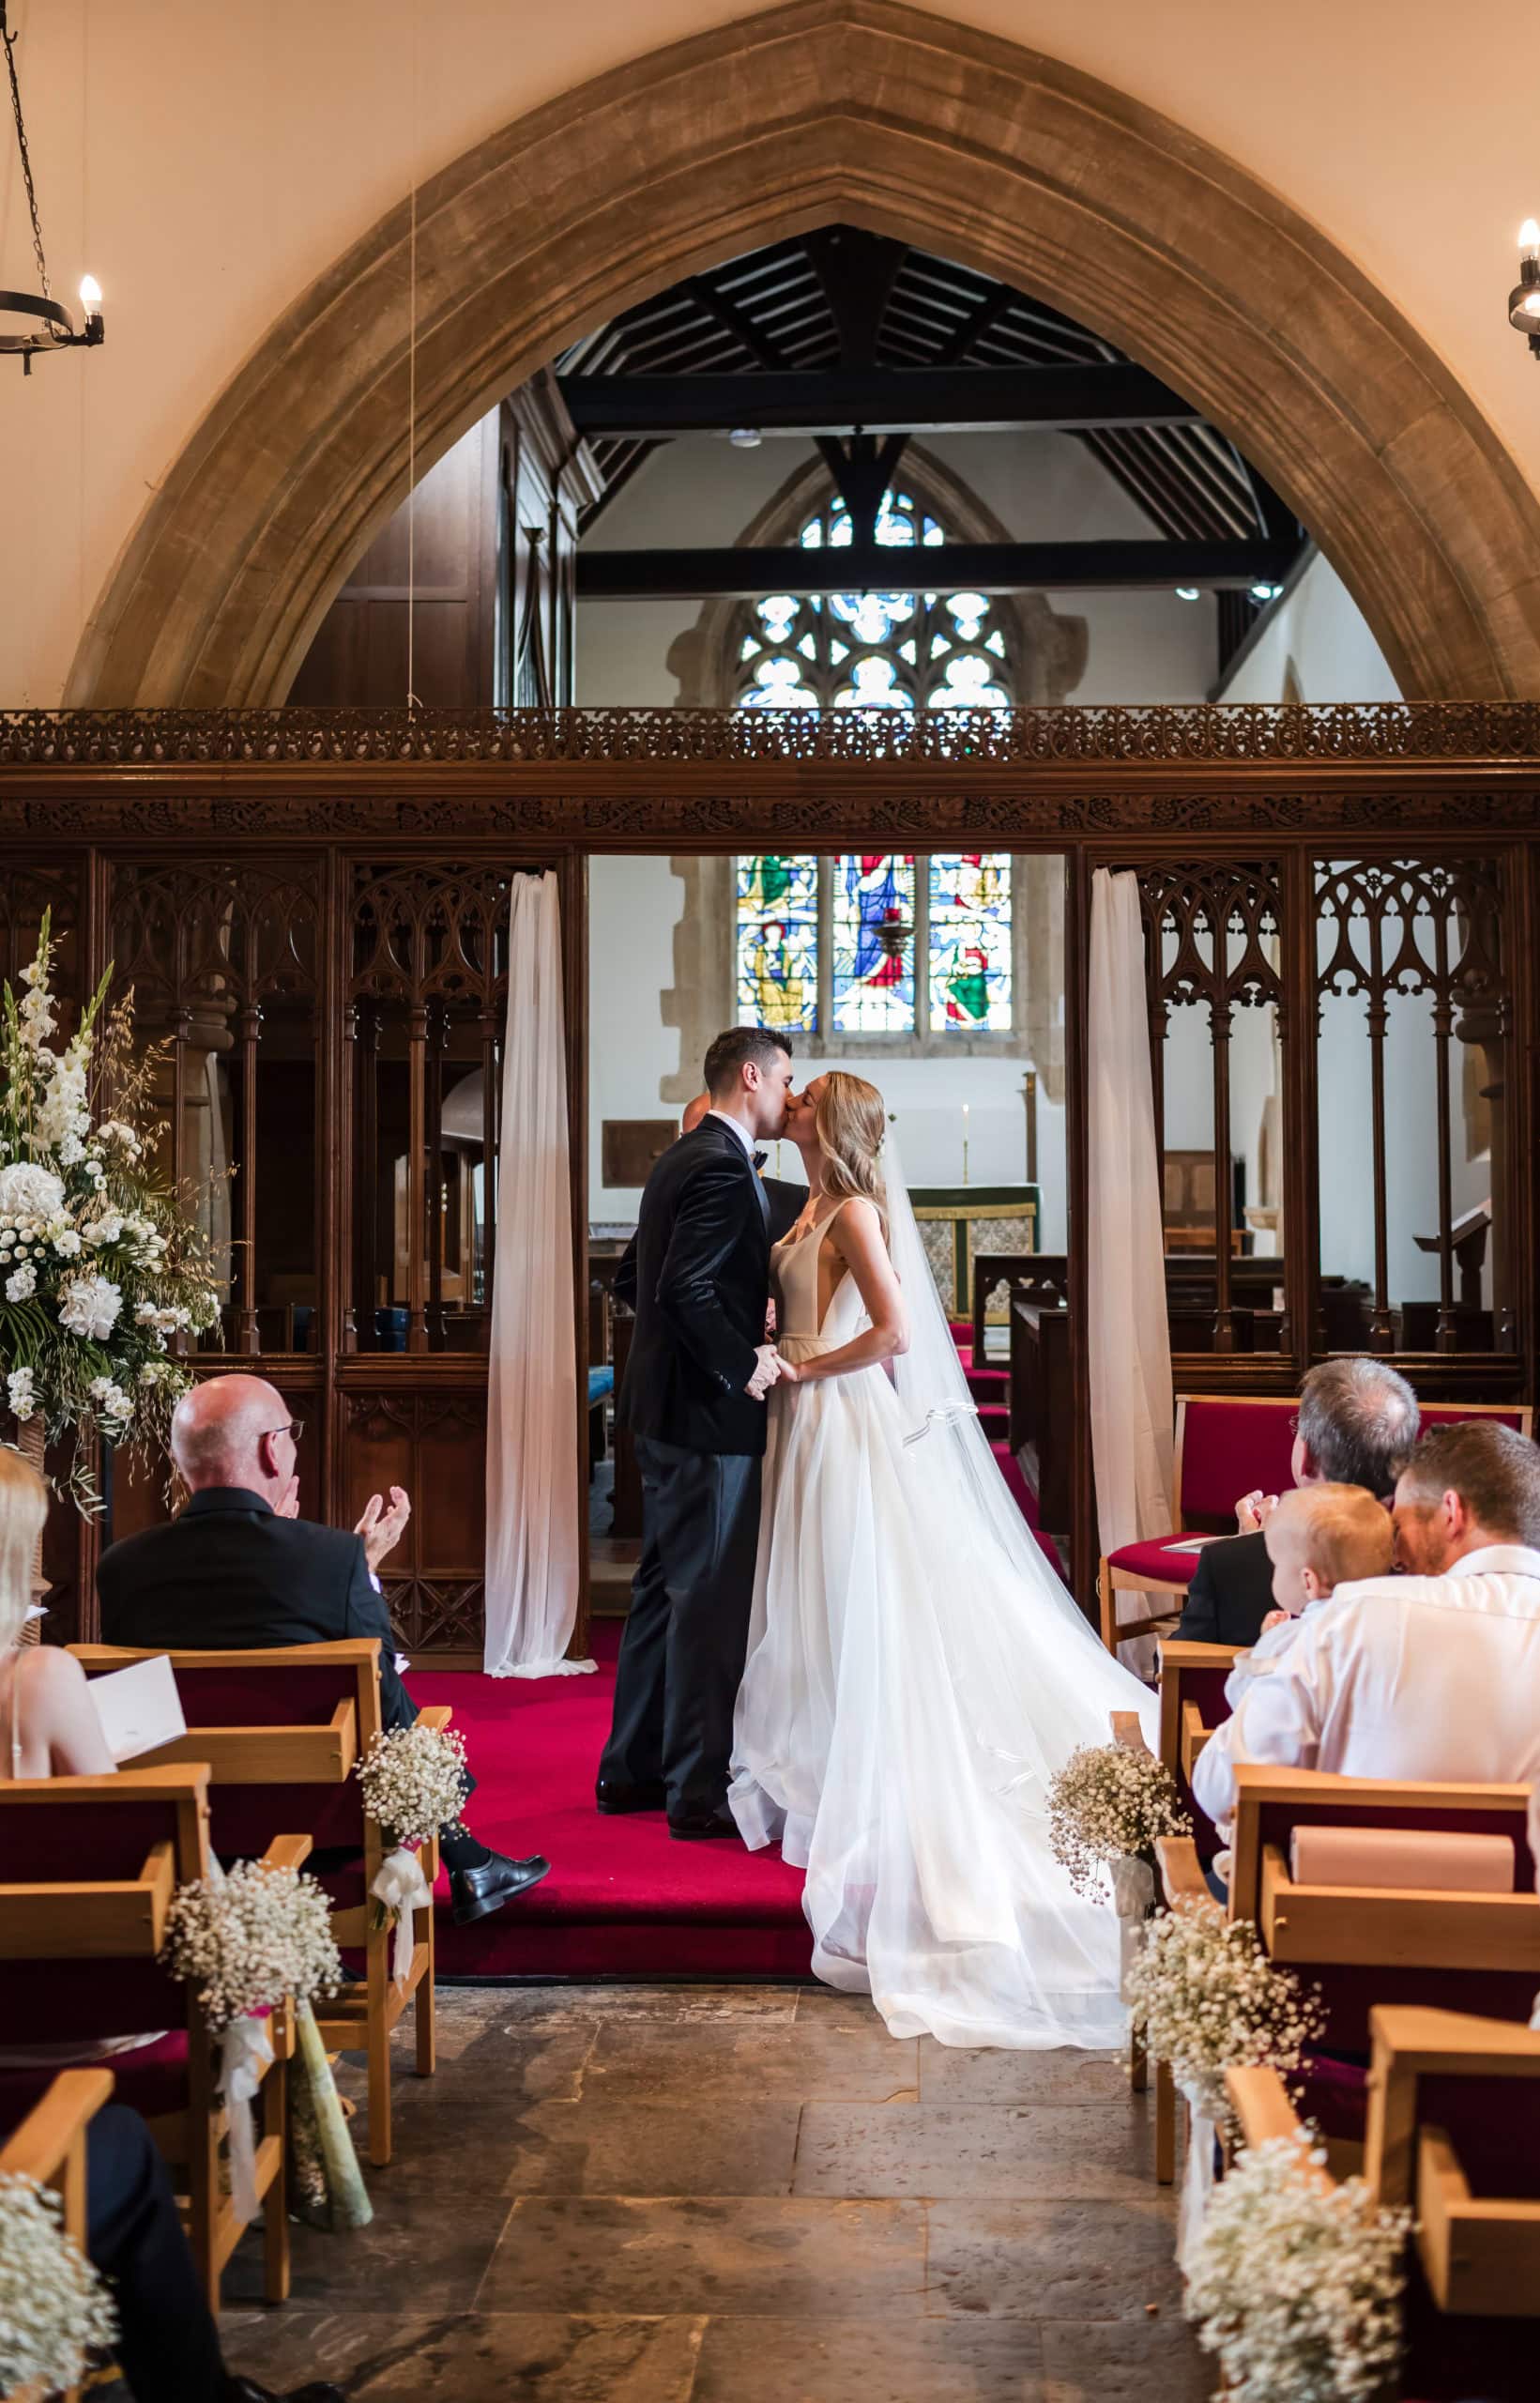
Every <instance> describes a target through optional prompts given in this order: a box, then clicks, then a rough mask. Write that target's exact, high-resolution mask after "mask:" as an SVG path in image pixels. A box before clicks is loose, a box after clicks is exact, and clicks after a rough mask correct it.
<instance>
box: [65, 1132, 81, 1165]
mask: <svg viewBox="0 0 1540 2403" xmlns="http://www.w3.org/2000/svg"><path fill="white" fill-rule="evenodd" d="M84 1157H85V1146H84V1143H83V1142H82V1141H81V1139H80V1137H79V1136H78V1135H67V1136H66V1137H65V1139H64V1140H63V1142H62V1143H61V1144H60V1145H59V1166H60V1167H61V1168H75V1167H77V1166H78V1164H79V1163H80V1162H81V1161H82V1160H83V1159H84Z"/></svg>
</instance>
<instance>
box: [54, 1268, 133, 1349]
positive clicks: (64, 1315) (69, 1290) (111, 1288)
mask: <svg viewBox="0 0 1540 2403" xmlns="http://www.w3.org/2000/svg"><path fill="white" fill-rule="evenodd" d="M122 1307H123V1294H122V1291H121V1289H120V1288H119V1287H118V1286H116V1285H114V1283H113V1280H112V1278H110V1277H71V1278H69V1281H68V1282H67V1283H66V1284H64V1285H61V1287H60V1288H59V1320H60V1324H62V1325H65V1326H67V1327H68V1328H69V1332H70V1334H71V1335H82V1336H84V1337H85V1338H87V1339H88V1340H90V1341H91V1342H95V1343H100V1342H102V1341H104V1340H105V1339H106V1338H107V1337H108V1336H109V1335H111V1333H112V1331H113V1328H114V1324H116V1321H117V1314H118V1311H119V1310H120V1309H122Z"/></svg>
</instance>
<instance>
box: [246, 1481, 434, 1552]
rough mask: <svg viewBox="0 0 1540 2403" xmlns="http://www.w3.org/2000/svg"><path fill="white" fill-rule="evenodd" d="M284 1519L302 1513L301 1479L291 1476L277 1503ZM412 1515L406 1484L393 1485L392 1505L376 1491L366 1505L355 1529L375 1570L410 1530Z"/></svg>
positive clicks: (391, 1490)
mask: <svg viewBox="0 0 1540 2403" xmlns="http://www.w3.org/2000/svg"><path fill="white" fill-rule="evenodd" d="M273 1508H274V1512H275V1515H276V1516H277V1517H279V1518H280V1519H297V1518H298V1516H299V1479H298V1477H290V1479H289V1481H288V1484H287V1485H286V1486H285V1487H284V1489H283V1492H282V1495H281V1496H280V1498H279V1500H278V1501H277V1502H276V1503H275V1504H274V1505H273ZM411 1515H412V1505H411V1500H410V1497H409V1495H408V1494H407V1492H406V1490H405V1488H404V1486H401V1485H392V1487H391V1488H390V1500H389V1505H387V1503H386V1501H385V1497H384V1496H383V1494H379V1493H372V1494H371V1495H370V1497H369V1499H368V1501H367V1502H366V1503H365V1504H364V1506H363V1516H362V1518H361V1519H360V1520H359V1521H358V1525H357V1526H356V1527H355V1528H354V1530H353V1532H354V1534H355V1535H356V1536H362V1538H363V1550H364V1558H365V1559H366V1560H367V1561H368V1563H369V1566H370V1568H371V1569H378V1567H379V1565H380V1562H381V1561H382V1560H384V1559H386V1558H387V1557H388V1556H389V1554H391V1553H392V1552H394V1550H395V1548H396V1546H397V1544H398V1543H399V1542H400V1541H401V1538H402V1537H403V1536H404V1534H405V1532H406V1522H407V1520H408V1519H409V1518H410V1517H411Z"/></svg>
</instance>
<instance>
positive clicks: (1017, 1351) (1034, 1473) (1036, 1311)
mask: <svg viewBox="0 0 1540 2403" xmlns="http://www.w3.org/2000/svg"><path fill="white" fill-rule="evenodd" d="M1008 1390H1009V1400H1010V1437H1011V1449H1012V1452H1013V1453H1014V1456H1015V1457H1016V1459H1017V1460H1018V1461H1019V1462H1020V1463H1021V1469H1022V1474H1023V1476H1024V1477H1026V1479H1027V1482H1028V1484H1029V1486H1030V1488H1031V1490H1032V1493H1033V1495H1034V1497H1035V1499H1036V1502H1037V1518H1038V1524H1039V1526H1041V1527H1044V1528H1045V1529H1047V1530H1048V1532H1049V1533H1051V1534H1054V1535H1064V1534H1067V1532H1068V1530H1069V1527H1070V1523H1071V1521H1072V1519H1073V1517H1074V1511H1073V1509H1072V1508H1071V1499H1070V1496H1071V1484H1072V1478H1073V1474H1074V1453H1075V1401H1074V1371H1073V1369H1072V1366H1071V1361H1070V1314H1069V1311H1068V1310H1067V1309H1064V1308H1063V1307H1062V1306H1061V1305H1055V1304H1049V1303H1041V1302H1035V1301H1032V1300H1030V1299H1029V1298H1028V1297H1027V1296H1026V1295H1025V1294H1019V1293H1018V1294H1014V1295H1013V1297H1012V1301H1011V1375H1010V1385H1009V1389H1008Z"/></svg>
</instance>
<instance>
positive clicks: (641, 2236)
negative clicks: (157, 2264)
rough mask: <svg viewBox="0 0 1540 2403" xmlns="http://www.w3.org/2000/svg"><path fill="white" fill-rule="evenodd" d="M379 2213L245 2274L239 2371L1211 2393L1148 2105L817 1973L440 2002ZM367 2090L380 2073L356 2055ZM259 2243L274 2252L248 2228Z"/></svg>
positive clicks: (951, 2397) (493, 1994) (487, 2380)
mask: <svg viewBox="0 0 1540 2403" xmlns="http://www.w3.org/2000/svg"><path fill="white" fill-rule="evenodd" d="M440 2013H441V2021H440V2026H441V2043H440V2064H439V2070H438V2074H437V2075H436V2076H435V2078H433V2079H432V2080H419V2079H417V2078H415V2077H413V2076H412V2075H411V2074H410V2065H409V2045H408V2044H407V2043H405V2042H404V2043H403V2045H402V2050H401V2054H400V2066H399V2070H398V2075H397V2081H396V2159H395V2161H394V2163H393V2164H392V2165H391V2166H390V2167H389V2169H385V2170H374V2171H371V2172H370V2173H369V2176H370V2183H371V2190H372V2193H373V2196H374V2208H375V2218H374V2226H373V2227H370V2228H368V2229H366V2230H364V2231H363V2232H361V2233H360V2234H358V2235H357V2236H354V2237H351V2238H345V2239H343V2238H332V2237H328V2236H324V2235H319V2234H316V2233H314V2232H313V2231H310V2230H302V2229H297V2230H296V2231H295V2273H294V2294H293V2299H292V2301H291V2302H290V2303H289V2304H288V2305H287V2307H286V2308H285V2309H284V2310H282V2311H277V2312H269V2311H266V2310H262V2309H253V2308H252V2307H251V2306H250V2304H243V2303H242V2300H241V2298H242V2295H243V2294H244V2295H246V2296H252V2295H254V2294H255V2293H256V2292H257V2291H258V2290H259V2289H258V2285H257V2276H258V2273H257V2268H256V2265H255V2263H254V2262H253V2261H252V2258H250V2253H249V2251H247V2250H245V2249H243V2252H242V2254H241V2255H238V2256H237V2257H236V2260H235V2262H233V2263H232V2265H231V2269H230V2272H229V2274H228V2276H227V2280H226V2304H227V2309H226V2313H225V2318H224V2323H223V2333H224V2342H225V2350H226V2355H227V2358H228V2359H229V2361H230V2362H231V2365H232V2366H234V2367H236V2368H238V2369H241V2370H243V2371H245V2372H247V2373H248V2374H249V2375H251V2376H253V2377H256V2378H260V2379H262V2380H264V2381H265V2382H266V2383H267V2384H269V2385H276V2386H279V2387H285V2386H288V2385H291V2384H297V2383H298V2382H299V2381H300V2380H302V2379H305V2378H319V2377H326V2378H330V2379H334V2380H336V2381H337V2382H338V2383H339V2384H340V2385H342V2386H343V2388H344V2390H345V2392H346V2393H347V2394H348V2395H349V2396H353V2397H358V2398H359V2403H374V2398H376V2397H377V2398H381V2403H383V2398H385V2397H388V2396H389V2397H405V2396H412V2397H424V2398H445V2403H448V2398H450V2397H454V2398H458V2403H493V2398H496V2403H509V2399H510V2398H517V2403H826V2398H827V2403H834V2398H839V2403H849V2398H851V2397H855V2398H857V2403H1092V2398H1094V2403H1133V2398H1137V2403H1197V2398H1200V2397H1206V2396H1208V2395H1211V2394H1212V2376H1211V2372H1210V2367H1209V2365H1208V2363H1207V2362H1206V2361H1205V2359H1204V2357H1203V2356H1201V2355H1200V2354H1199V2353H1198V2351H1197V2347H1196V2346H1195V2344H1194V2343H1193V2341H1192V2338H1191V2336H1190V2334H1189V2333H1188V2331H1187V2329H1186V2328H1185V2326H1184V2324H1183V2321H1182V2313H1181V2306H1180V2301H1179V2288H1178V2280H1177V2276H1176V2273H1175V2270H1174V2269H1173V2266H1172V2261H1171V2249H1172V2221H1173V2205H1172V2200H1171V2196H1170V2194H1169V2192H1168V2191H1163V2190H1161V2189H1159V2188H1157V2187H1156V2186H1155V2184H1154V2182H1153V2180H1152V2178H1151V2166H1150V2128H1151V2102H1150V2100H1149V2099H1148V2098H1146V2097H1142V2096H1131V2095H1130V2093H1129V2092H1128V2090H1127V2086H1126V2081H1125V2079H1124V2077H1123V2075H1122V2072H1121V2066H1120V2064H1119V2063H1118V2062H1117V2061H1116V2060H1114V2059H1110V2058H1108V2057H1106V2056H1100V2055H1086V2054H1075V2053H1056V2054H1042V2053H1036V2054H1034V2053H1014V2054H1013V2053H999V2052H981V2053H960V2052H953V2051H948V2050H945V2049H944V2048H943V2047H941V2046H940V2045H938V2044H933V2043H930V2042H929V2041H928V2040H925V2041H922V2042H919V2043H913V2042H905V2043H895V2042H894V2041H893V2039H892V2037H890V2036H889V2035H888V2034H887V2032H886V2030H885V2029H884V2028H883V2027H882V2025H881V2022H880V2021H879V2020H878V2019H877V2015H876V2013H874V2012H873V2011H872V2009H871V2007H870V2005H869V2004H867V2003H865V2002H862V2001H860V2000H858V1999H855V1998H852V1997H844V1996H838V1995H833V1994H830V1993H826V1992H824V1991H823V1990H822V1989H810V1988H805V1987H799V1988H789V1987H788V1988H777V1987H769V1988H767V1987H762V1986H761V1987H732V1986H675V1987H661V1986H660V1987H576V1988H574V1987H541V1988H539V1989H535V1990H520V1989H508V1988H500V1989H496V1990H493V1989H465V1988H460V1989H456V1990H445V1991H444V1992H442V1994H441V1997H440ZM343 2082H344V2088H345V2089H346V2090H349V2091H358V2090H359V2089H360V2086H361V2081H360V2079H359V2077H358V2073H357V2071H356V2070H355V2069H353V2068H352V2067H351V2066H346V2065H344V2068H343ZM249 2242H250V2241H249Z"/></svg>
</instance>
